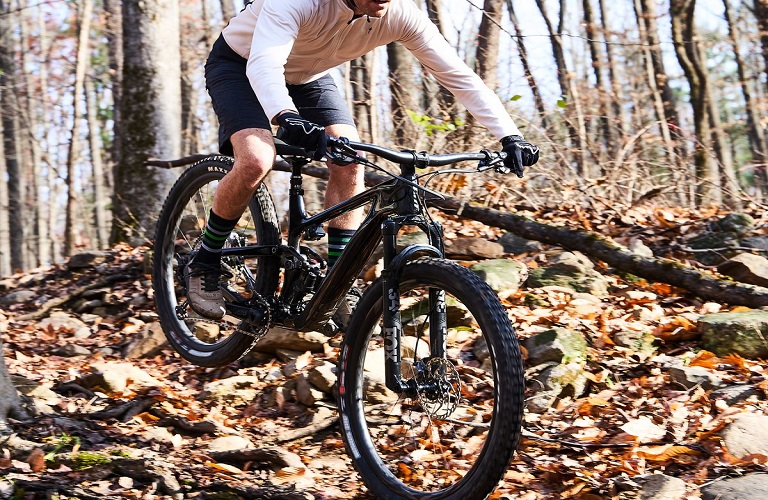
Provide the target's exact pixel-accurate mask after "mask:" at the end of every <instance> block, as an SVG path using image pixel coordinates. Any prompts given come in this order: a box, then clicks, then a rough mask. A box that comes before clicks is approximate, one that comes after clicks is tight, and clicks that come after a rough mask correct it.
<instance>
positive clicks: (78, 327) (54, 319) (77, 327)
mask: <svg viewBox="0 0 768 500" xmlns="http://www.w3.org/2000/svg"><path fill="white" fill-rule="evenodd" d="M38 325H39V328H40V329H42V330H47V329H49V328H50V329H52V330H54V331H59V330H65V331H69V332H72V333H74V334H75V336H76V337H78V338H87V337H89V336H90V335H91V329H90V328H89V327H88V325H86V324H85V323H84V322H82V321H80V320H79V319H77V318H75V317H74V316H72V315H70V314H69V313H66V312H64V311H54V312H52V313H51V314H50V316H48V317H47V318H45V319H43V320H42V321H40V323H39V324H38Z"/></svg>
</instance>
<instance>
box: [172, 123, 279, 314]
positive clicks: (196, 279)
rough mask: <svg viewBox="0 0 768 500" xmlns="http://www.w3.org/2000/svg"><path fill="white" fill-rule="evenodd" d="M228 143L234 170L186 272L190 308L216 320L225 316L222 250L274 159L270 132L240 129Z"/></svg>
mask: <svg viewBox="0 0 768 500" xmlns="http://www.w3.org/2000/svg"><path fill="white" fill-rule="evenodd" d="M230 140H231V141H232V146H233V149H234V152H235V164H234V167H233V168H232V171H231V172H229V173H228V174H227V175H226V176H224V178H223V179H222V180H221V181H220V182H219V187H218V189H217V190H216V194H215V195H214V199H213V210H212V211H211V213H210V214H208V215H209V217H208V221H207V222H206V226H205V231H204V232H203V237H202V243H201V246H200V249H199V251H198V253H197V255H196V256H195V258H194V259H193V260H192V262H190V264H189V265H188V266H187V268H186V272H185V277H186V286H187V297H188V298H189V303H190V305H191V307H192V309H194V310H195V311H196V312H197V313H199V314H201V315H203V316H205V317H206V318H209V319H216V320H218V319H221V318H222V317H224V314H225V313H226V311H225V303H224V297H223V295H222V293H221V288H220V285H219V282H220V277H221V249H222V247H223V246H224V244H225V243H226V241H227V238H228V237H229V234H230V233H231V232H232V230H233V229H234V228H235V225H236V224H237V221H238V219H240V216H241V215H242V214H243V212H244V211H245V209H246V208H247V207H248V202H249V200H250V199H251V196H252V195H253V193H254V191H256V188H257V187H258V185H259V183H260V182H261V181H262V180H263V179H264V177H265V176H266V175H267V173H268V172H269V170H270V169H271V168H272V164H273V163H274V160H275V146H274V143H273V142H272V133H271V131H269V130H262V129H245V130H241V131H239V132H236V133H235V134H233V135H232V137H231V138H230Z"/></svg>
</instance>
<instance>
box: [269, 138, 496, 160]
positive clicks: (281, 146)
mask: <svg viewBox="0 0 768 500" xmlns="http://www.w3.org/2000/svg"><path fill="white" fill-rule="evenodd" d="M275 147H276V149H277V154H278V155H280V156H310V157H311V156H312V155H311V154H310V153H308V152H306V151H304V149H302V148H299V147H296V146H290V145H288V144H286V143H284V142H283V141H281V140H279V139H275ZM357 151H364V152H366V153H372V154H374V155H376V156H380V157H381V158H384V159H385V160H388V161H391V162H393V163H397V164H400V165H404V166H414V167H416V168H425V167H428V166H434V167H442V166H445V165H451V164H454V163H458V162H461V161H477V162H480V165H479V166H481V167H490V166H493V165H496V164H498V163H501V162H503V161H504V158H506V156H507V155H506V153H503V152H501V151H489V150H486V149H484V150H482V151H479V152H477V153H447V154H429V153H427V152H426V151H420V152H417V151H410V150H404V151H396V150H394V149H390V148H385V147H384V146H378V145H376V144H367V143H364V142H356V141H350V140H349V139H346V138H344V137H340V138H334V137H329V138H328V156H329V157H331V158H332V159H333V158H337V157H342V158H347V159H351V158H354V157H355V156H357Z"/></svg>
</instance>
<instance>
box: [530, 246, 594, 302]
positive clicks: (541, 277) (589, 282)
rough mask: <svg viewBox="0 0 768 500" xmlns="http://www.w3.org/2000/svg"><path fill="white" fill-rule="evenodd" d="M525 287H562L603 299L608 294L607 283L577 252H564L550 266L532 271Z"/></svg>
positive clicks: (584, 257)
mask: <svg viewBox="0 0 768 500" xmlns="http://www.w3.org/2000/svg"><path fill="white" fill-rule="evenodd" d="M527 285H528V286H529V287H531V288H542V287H545V286H562V287H565V288H570V289H571V290H574V291H576V292H584V293H590V294H592V295H595V296H598V297H603V296H605V295H607V294H608V282H607V281H606V279H605V278H604V277H603V275H601V274H600V273H598V272H597V271H595V270H594V264H592V261H590V260H589V259H588V258H587V257H586V256H585V255H584V254H582V253H579V252H564V253H562V254H560V255H558V256H557V257H556V258H555V259H553V260H552V264H551V265H550V266H547V267H542V268H539V269H532V270H531V271H530V272H529V275H528V282H527Z"/></svg>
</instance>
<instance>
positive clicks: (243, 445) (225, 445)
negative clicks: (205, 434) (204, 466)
mask: <svg viewBox="0 0 768 500" xmlns="http://www.w3.org/2000/svg"><path fill="white" fill-rule="evenodd" d="M253 447H254V446H253V443H252V442H251V441H250V440H248V439H246V438H244V437H242V436H222V437H218V438H216V439H214V440H212V441H211V442H210V443H208V449H209V450H210V451H232V450H246V449H251V448H253Z"/></svg>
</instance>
